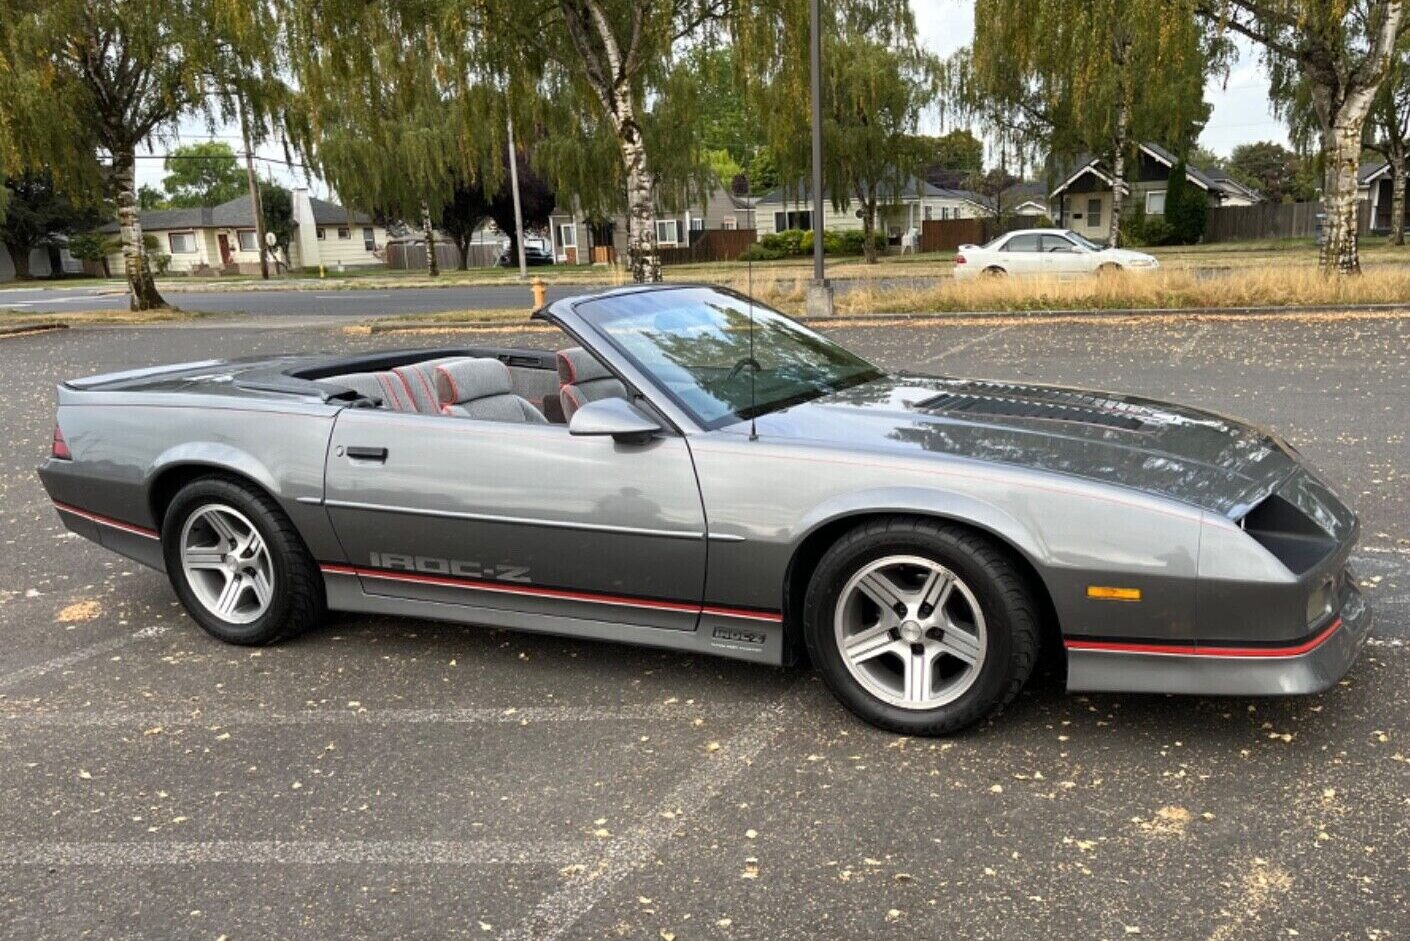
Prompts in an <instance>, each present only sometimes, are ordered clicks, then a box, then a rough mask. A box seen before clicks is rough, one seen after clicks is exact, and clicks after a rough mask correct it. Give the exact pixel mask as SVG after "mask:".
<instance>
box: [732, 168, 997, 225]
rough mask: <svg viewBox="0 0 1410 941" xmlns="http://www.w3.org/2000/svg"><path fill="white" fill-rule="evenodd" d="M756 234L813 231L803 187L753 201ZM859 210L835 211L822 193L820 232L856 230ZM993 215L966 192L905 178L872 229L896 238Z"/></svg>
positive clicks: (852, 206) (850, 205)
mask: <svg viewBox="0 0 1410 941" xmlns="http://www.w3.org/2000/svg"><path fill="white" fill-rule="evenodd" d="M755 209H756V214H757V218H758V228H759V235H760V236H764V235H769V234H771V233H775V232H783V231H785V230H787V229H811V228H812V227H813V201H812V198H811V197H810V195H809V187H808V186H807V185H803V184H800V185H798V186H795V187H793V188H792V189H791V190H784V189H783V188H782V187H779V188H777V189H774V190H772V191H771V192H769V193H767V194H765V195H764V196H762V197H760V198H759V201H758V203H757V205H756V206H755ZM860 212H861V210H860V208H859V207H858V205H857V204H856V202H855V201H853V200H851V199H848V200H847V201H846V202H845V203H843V205H842V208H841V209H840V210H839V209H837V208H836V207H835V206H833V204H832V196H831V194H830V193H824V198H823V227H824V228H825V229H827V230H828V231H831V232H843V231H847V230H850V229H858V230H859V229H861V228H862V217H861V215H860ZM993 214H994V210H993V206H992V204H991V203H990V202H989V200H988V198H987V197H984V196H981V195H980V194H978V193H974V192H970V191H969V190H956V189H945V188H943V187H939V186H935V185H934V184H932V183H928V182H926V181H925V180H922V179H919V178H918V177H911V178H910V179H908V180H907V181H906V182H905V184H904V185H903V186H902V187H901V191H900V192H899V193H898V194H896V196H895V198H894V200H892V201H891V202H890V204H889V205H883V206H881V207H879V208H878V209H877V220H876V229H877V231H878V232H883V233H885V234H886V235H887V236H888V237H889V238H897V237H900V236H901V235H903V234H905V232H906V231H907V230H909V229H911V228H917V229H919V228H920V225H921V223H922V222H924V221H926V220H927V219H973V218H980V217H984V216H992V215H993Z"/></svg>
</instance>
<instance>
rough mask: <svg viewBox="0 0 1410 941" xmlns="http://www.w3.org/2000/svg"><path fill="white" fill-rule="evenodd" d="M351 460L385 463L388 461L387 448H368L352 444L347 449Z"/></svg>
mask: <svg viewBox="0 0 1410 941" xmlns="http://www.w3.org/2000/svg"><path fill="white" fill-rule="evenodd" d="M347 455H348V460H350V461H372V462H374V463H377V464H384V463H386V461H387V449H386V448H368V447H359V446H356V445H350V446H349V447H348V450H347Z"/></svg>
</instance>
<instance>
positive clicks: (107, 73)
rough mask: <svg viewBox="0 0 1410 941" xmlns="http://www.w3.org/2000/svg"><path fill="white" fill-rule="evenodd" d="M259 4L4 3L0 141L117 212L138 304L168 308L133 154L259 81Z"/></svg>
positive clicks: (22, 159) (230, 106)
mask: <svg viewBox="0 0 1410 941" xmlns="http://www.w3.org/2000/svg"><path fill="white" fill-rule="evenodd" d="M257 16H258V6H257V5H245V4H230V3H223V2H219V0H51V2H46V3H44V4H36V3H32V2H23V0H0V75H3V76H4V78H3V79H2V80H0V91H3V92H4V98H5V107H4V108H0V111H3V112H4V115H3V117H0V138H3V139H4V141H6V142H8V143H7V144H6V145H5V146H4V147H3V148H0V149H4V150H7V151H8V153H9V158H8V159H9V161H10V162H11V163H13V164H15V165H17V166H19V167H21V168H28V169H35V170H38V169H44V170H47V171H49V172H51V173H52V174H53V177H54V181H55V185H56V186H58V187H60V188H61V189H62V190H64V191H65V192H67V193H68V194H69V195H70V196H72V197H73V198H76V199H87V200H89V201H92V202H96V201H98V200H99V199H101V198H103V197H104V196H106V197H107V198H108V199H110V200H112V202H113V203H114V204H115V205H116V207H117V219H118V226H119V231H120V233H121V239H122V254H123V269H124V274H125V276H126V278H127V282H128V288H129V294H130V303H131V307H132V309H133V310H147V309H150V308H154V307H163V306H165V302H164V301H163V299H162V297H161V295H160V294H159V293H158V292H157V288H156V284H155V283H154V281H153V280H152V271H151V267H150V265H149V264H148V261H147V257H146V253H145V252H144V250H143V245H142V228H141V224H140V222H139V220H138V216H137V209H138V202H137V186H136V182H135V168H136V161H137V151H138V149H139V148H141V147H143V146H145V145H149V144H151V143H153V142H154V141H163V140H167V139H169V138H170V137H172V136H173V135H174V133H175V131H176V128H177V125H178V123H179V122H180V121H181V120H182V119H183V118H191V117H202V116H203V117H205V118H206V120H207V121H208V123H209V124H211V125H212V126H214V125H216V124H218V123H224V122H225V121H228V120H231V119H233V118H234V116H235V108H236V104H237V100H238V99H239V98H241V97H243V98H244V99H245V100H246V102H247V104H248V105H249V106H250V107H251V108H252V112H253V113H254V114H255V115H256V116H259V115H262V114H263V113H264V112H263V107H264V103H265V99H264V93H263V91H262V90H261V89H260V88H257V87H255V86H254V85H252V84H249V83H246V82H245V81H244V80H243V77H244V76H249V75H253V74H256V73H255V71H254V69H253V68H252V67H251V63H252V62H254V61H256V60H259V59H262V58H265V57H266V56H267V53H266V51H265V50H264V49H263V48H262V46H263V44H264V42H265V39H266V36H267V33H266V32H265V31H264V30H263V29H261V27H260V24H259V22H258V19H257Z"/></svg>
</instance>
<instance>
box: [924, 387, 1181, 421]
mask: <svg viewBox="0 0 1410 941" xmlns="http://www.w3.org/2000/svg"><path fill="white" fill-rule="evenodd" d="M915 407H916V408H917V409H919V410H921V411H925V412H932V413H940V412H947V413H951V414H960V415H964V416H965V417H967V418H984V417H992V418H1033V419H1040V420H1045V421H1066V422H1080V423H1081V424H1084V425H1102V426H1105V427H1107V428H1117V429H1120V430H1122V431H1145V430H1147V429H1148V428H1149V427H1151V426H1152V425H1157V424H1168V423H1169V422H1160V421H1159V419H1158V418H1157V417H1156V416H1154V415H1151V414H1150V411H1151V410H1150V409H1146V408H1142V407H1140V406H1137V405H1131V404H1128V403H1126V402H1121V401H1118V400H1116V399H1107V398H1102V397H1100V396H1095V395H1091V394H1088V393H1082V392H1068V391H1065V390H1061V389H1035V388H1032V387H1029V386H1016V385H1007V384H1005V383H1000V382H965V383H957V384H955V386H954V387H952V388H951V389H950V390H948V391H946V392H941V393H940V394H939V395H935V396H932V397H930V398H928V399H925V400H924V401H922V402H917V403H916V405H915ZM1151 419H1155V420H1154V421H1152V420H1151Z"/></svg>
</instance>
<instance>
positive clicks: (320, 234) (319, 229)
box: [318, 226, 326, 240]
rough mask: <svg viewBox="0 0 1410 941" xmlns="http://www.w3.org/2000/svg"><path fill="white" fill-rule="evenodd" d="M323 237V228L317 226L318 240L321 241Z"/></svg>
mask: <svg viewBox="0 0 1410 941" xmlns="http://www.w3.org/2000/svg"><path fill="white" fill-rule="evenodd" d="M325 235H326V233H325V232H324V230H323V227H322V226H319V227H318V238H319V239H320V240H322V239H323V238H324V237H325Z"/></svg>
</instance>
